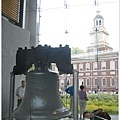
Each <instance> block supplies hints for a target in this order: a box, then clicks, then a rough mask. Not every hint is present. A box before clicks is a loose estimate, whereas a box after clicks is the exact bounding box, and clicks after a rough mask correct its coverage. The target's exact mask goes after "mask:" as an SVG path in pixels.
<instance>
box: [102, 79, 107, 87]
mask: <svg viewBox="0 0 120 120" xmlns="http://www.w3.org/2000/svg"><path fill="white" fill-rule="evenodd" d="M103 80H105V85H103ZM101 81H102V86H107V79H106V78H102V80H101Z"/></svg>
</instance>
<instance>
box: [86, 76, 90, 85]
mask: <svg viewBox="0 0 120 120" xmlns="http://www.w3.org/2000/svg"><path fill="white" fill-rule="evenodd" d="M86 86H90V79H89V78H87V79H86Z"/></svg>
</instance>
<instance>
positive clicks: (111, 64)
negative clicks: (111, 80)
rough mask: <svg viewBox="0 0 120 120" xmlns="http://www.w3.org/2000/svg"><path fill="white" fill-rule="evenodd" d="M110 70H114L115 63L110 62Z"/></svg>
mask: <svg viewBox="0 0 120 120" xmlns="http://www.w3.org/2000/svg"><path fill="white" fill-rule="evenodd" d="M110 69H111V70H114V69H115V61H113V60H112V61H110Z"/></svg>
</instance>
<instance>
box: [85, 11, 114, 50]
mask: <svg viewBox="0 0 120 120" xmlns="http://www.w3.org/2000/svg"><path fill="white" fill-rule="evenodd" d="M93 21H94V27H93V30H92V31H91V32H90V36H91V43H90V44H91V46H89V47H87V52H94V51H95V50H96V46H97V47H98V51H104V50H110V49H113V48H112V47H110V46H109V44H108V36H109V34H108V32H107V31H106V29H105V27H104V18H103V17H102V16H101V15H100V11H99V10H98V11H97V15H96V16H95V18H94V20H93Z"/></svg>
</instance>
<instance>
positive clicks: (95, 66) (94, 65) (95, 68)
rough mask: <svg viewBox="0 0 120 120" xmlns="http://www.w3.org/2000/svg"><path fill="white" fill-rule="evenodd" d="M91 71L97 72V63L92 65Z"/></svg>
mask: <svg viewBox="0 0 120 120" xmlns="http://www.w3.org/2000/svg"><path fill="white" fill-rule="evenodd" d="M93 70H97V62H94V63H93Z"/></svg>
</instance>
